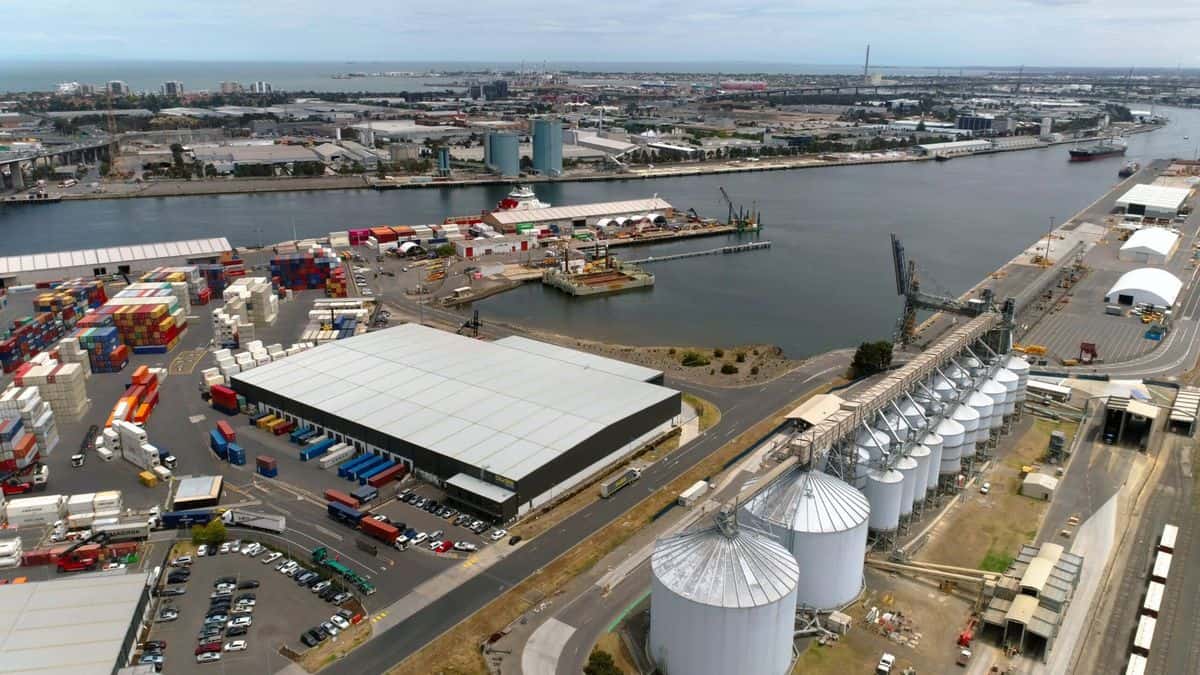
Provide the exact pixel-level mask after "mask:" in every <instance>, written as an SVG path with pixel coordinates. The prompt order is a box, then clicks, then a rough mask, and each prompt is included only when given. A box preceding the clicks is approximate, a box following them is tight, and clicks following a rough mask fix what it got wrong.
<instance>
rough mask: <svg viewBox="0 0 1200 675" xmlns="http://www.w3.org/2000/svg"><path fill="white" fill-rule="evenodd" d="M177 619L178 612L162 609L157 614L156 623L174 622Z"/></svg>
mask: <svg viewBox="0 0 1200 675" xmlns="http://www.w3.org/2000/svg"><path fill="white" fill-rule="evenodd" d="M178 618H179V610H177V609H162V610H160V611H159V612H158V621H159V622H163V623H165V622H167V621H174V620H175V619H178Z"/></svg>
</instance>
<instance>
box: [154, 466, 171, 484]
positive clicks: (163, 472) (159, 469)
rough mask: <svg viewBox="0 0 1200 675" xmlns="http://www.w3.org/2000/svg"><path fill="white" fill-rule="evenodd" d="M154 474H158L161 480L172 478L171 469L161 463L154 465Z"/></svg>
mask: <svg viewBox="0 0 1200 675" xmlns="http://www.w3.org/2000/svg"><path fill="white" fill-rule="evenodd" d="M154 475H156V476H158V479H159V480H171V470H170V469H168V468H167V467H165V466H163V465H161V464H159V465H158V466H156V467H154Z"/></svg>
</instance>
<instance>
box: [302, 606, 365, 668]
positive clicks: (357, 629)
mask: <svg viewBox="0 0 1200 675" xmlns="http://www.w3.org/2000/svg"><path fill="white" fill-rule="evenodd" d="M370 636H371V621H370V619H363V620H362V622H361V623H359V624H358V625H357V626H351V627H350V628H349V630H344V631H342V632H341V633H339V634H338V636H337V642H333V641H327V642H323V643H321V644H319V645H317V646H316V647H313V648H311V649H309V650H308V651H306V652H304V654H302V655H301V656H300V657H299V658H298V659H296V662H297V663H299V664H300V667H301V668H303V669H305V670H307V671H308V672H310V673H315V672H317V671H318V670H320V669H322V668H324V667H326V666H328V665H329V664H331V663H333V662H334V661H337V660H338V659H340V658H342V657H343V656H345V655H346V654H349V653H350V652H352V651H354V650H355V649H356V648H357V647H359V646H360V645H362V644H363V643H364V642H366V641H367V638H369V637H370Z"/></svg>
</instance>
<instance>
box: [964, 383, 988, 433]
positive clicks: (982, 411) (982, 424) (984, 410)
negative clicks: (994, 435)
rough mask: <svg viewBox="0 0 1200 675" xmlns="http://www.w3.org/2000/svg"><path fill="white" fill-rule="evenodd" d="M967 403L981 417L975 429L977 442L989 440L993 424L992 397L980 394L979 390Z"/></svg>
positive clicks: (974, 392)
mask: <svg viewBox="0 0 1200 675" xmlns="http://www.w3.org/2000/svg"><path fill="white" fill-rule="evenodd" d="M965 403H966V404H967V405H969V406H971V409H972V410H974V411H975V412H976V413H977V414H978V415H979V424H978V426H976V427H975V442H976V443H982V442H984V441H986V440H987V439H988V436H989V434H990V431H989V430H990V428H991V422H992V408H993V405H992V397H991V396H988V395H987V394H983V393H980V391H979V390H978V389H976V390H975V391H973V392H971V394H970V395H969V396H967V400H966V401H965Z"/></svg>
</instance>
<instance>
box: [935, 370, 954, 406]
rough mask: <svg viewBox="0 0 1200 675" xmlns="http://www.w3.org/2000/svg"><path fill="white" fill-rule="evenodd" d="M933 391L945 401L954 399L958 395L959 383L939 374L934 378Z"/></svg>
mask: <svg viewBox="0 0 1200 675" xmlns="http://www.w3.org/2000/svg"><path fill="white" fill-rule="evenodd" d="M933 391H934V393H935V394H937V395H938V396H940V397H941V399H942V400H943V401H953V400H954V399H955V398H956V397H957V396H958V385H957V384H955V383H954V382H951V381H950V380H949V379H947V378H945V377H942V376H941V375H940V374H939V375H935V376H934V378H933Z"/></svg>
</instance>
